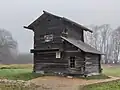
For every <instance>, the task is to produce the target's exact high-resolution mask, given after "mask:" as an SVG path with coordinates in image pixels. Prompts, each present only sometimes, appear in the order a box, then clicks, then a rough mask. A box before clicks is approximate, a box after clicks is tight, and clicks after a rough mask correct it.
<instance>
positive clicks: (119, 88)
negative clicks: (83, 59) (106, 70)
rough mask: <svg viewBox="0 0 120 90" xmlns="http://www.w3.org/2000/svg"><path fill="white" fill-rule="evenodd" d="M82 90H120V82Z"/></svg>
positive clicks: (82, 89) (101, 84)
mask: <svg viewBox="0 0 120 90" xmlns="http://www.w3.org/2000/svg"><path fill="white" fill-rule="evenodd" d="M80 90H120V80H116V81H110V82H105V83H98V84H92V85H87V86H84V87H82V88H80Z"/></svg>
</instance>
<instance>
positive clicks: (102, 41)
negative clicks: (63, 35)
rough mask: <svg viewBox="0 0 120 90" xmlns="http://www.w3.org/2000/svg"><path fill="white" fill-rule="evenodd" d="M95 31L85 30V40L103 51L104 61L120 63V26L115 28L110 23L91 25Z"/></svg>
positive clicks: (106, 62)
mask: <svg viewBox="0 0 120 90" xmlns="http://www.w3.org/2000/svg"><path fill="white" fill-rule="evenodd" d="M90 29H91V30H92V31H93V33H90V32H85V33H84V37H85V42H86V43H87V44H89V45H91V46H92V47H94V48H96V49H97V50H99V51H101V52H102V53H103V54H105V55H103V56H102V63H105V64H108V63H114V64H118V63H120V60H119V54H120V27H118V28H116V29H113V28H111V26H110V25H109V24H103V25H99V26H98V25H91V26H90Z"/></svg>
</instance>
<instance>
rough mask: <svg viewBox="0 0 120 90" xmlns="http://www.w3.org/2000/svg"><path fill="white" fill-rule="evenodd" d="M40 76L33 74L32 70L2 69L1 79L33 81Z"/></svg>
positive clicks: (0, 70) (0, 71)
mask: <svg viewBox="0 0 120 90" xmlns="http://www.w3.org/2000/svg"><path fill="white" fill-rule="evenodd" d="M39 76H41V75H40V74H35V73H32V70H31V69H0V78H1V79H3V78H5V79H12V80H31V79H33V78H37V77H39Z"/></svg>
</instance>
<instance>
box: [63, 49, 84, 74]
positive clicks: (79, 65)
mask: <svg viewBox="0 0 120 90" xmlns="http://www.w3.org/2000/svg"><path fill="white" fill-rule="evenodd" d="M74 56H75V68H74V69H71V68H70V66H69V60H70V57H74ZM64 60H65V61H68V71H69V73H71V74H83V73H84V71H83V69H84V57H83V53H82V52H69V51H66V53H65V58H64Z"/></svg>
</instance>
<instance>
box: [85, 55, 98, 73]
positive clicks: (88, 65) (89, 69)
mask: <svg viewBox="0 0 120 90" xmlns="http://www.w3.org/2000/svg"><path fill="white" fill-rule="evenodd" d="M85 73H86V74H92V73H96V74H99V73H100V55H97V54H90V53H86V55H85Z"/></svg>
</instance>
